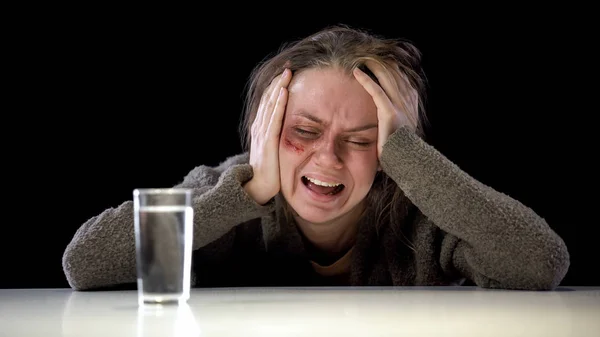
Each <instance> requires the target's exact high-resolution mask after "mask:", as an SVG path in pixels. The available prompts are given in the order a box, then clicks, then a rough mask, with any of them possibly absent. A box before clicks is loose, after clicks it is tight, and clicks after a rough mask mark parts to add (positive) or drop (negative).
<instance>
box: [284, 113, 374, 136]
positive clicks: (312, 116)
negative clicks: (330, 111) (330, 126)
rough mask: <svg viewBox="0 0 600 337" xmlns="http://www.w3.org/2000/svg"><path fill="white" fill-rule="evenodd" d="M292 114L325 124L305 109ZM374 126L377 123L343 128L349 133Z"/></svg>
mask: <svg viewBox="0 0 600 337" xmlns="http://www.w3.org/2000/svg"><path fill="white" fill-rule="evenodd" d="M294 115H296V116H300V117H304V118H306V119H308V120H311V121H313V122H315V123H317V124H321V125H325V124H326V123H325V122H323V121H322V120H321V119H320V118H318V117H316V116H314V115H311V114H309V113H308V112H306V111H299V112H297V113H294ZM376 127H377V124H366V125H362V126H357V127H355V128H351V129H348V130H345V132H349V133H351V132H360V131H365V130H369V129H373V128H376Z"/></svg>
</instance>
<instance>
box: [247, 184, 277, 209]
mask: <svg viewBox="0 0 600 337" xmlns="http://www.w3.org/2000/svg"><path fill="white" fill-rule="evenodd" d="M244 190H245V191H246V193H248V195H249V196H250V197H251V198H252V199H254V201H256V203H257V204H259V205H265V204H266V203H268V202H269V200H271V198H272V197H269V196H268V195H266V194H265V193H261V191H265V189H264V188H261V187H260V186H259V184H257V182H256V180H255V179H250V180H249V181H248V182H246V184H244Z"/></svg>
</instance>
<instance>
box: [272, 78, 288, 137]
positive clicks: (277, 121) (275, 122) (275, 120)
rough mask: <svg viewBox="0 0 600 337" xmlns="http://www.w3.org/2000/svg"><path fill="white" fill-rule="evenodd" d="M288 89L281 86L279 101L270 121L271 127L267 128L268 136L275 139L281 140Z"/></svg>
mask: <svg viewBox="0 0 600 337" xmlns="http://www.w3.org/2000/svg"><path fill="white" fill-rule="evenodd" d="M287 98H288V91H287V88H285V87H281V89H279V96H278V97H277V103H276V104H275V109H274V110H273V114H272V115H271V121H270V122H269V128H268V129H267V137H269V138H270V139H273V140H277V141H278V140H279V135H280V134H281V126H282V124H283V116H284V115H285V107H286V105H287Z"/></svg>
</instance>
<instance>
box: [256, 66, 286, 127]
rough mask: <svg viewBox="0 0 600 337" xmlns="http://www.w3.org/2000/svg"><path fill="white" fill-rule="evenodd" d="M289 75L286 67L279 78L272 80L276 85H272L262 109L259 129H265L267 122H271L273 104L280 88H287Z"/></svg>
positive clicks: (267, 125)
mask: <svg viewBox="0 0 600 337" xmlns="http://www.w3.org/2000/svg"><path fill="white" fill-rule="evenodd" d="M290 75H291V74H290V71H289V70H288V69H285V70H284V71H283V73H282V74H281V75H280V76H281V77H280V78H279V80H278V81H274V83H275V84H276V85H275V86H274V87H273V90H272V92H271V93H270V97H269V100H268V101H267V102H266V104H265V110H264V111H263V115H264V116H263V120H262V123H261V130H266V129H267V128H268V127H269V124H270V122H271V115H273V111H274V109H275V104H276V103H277V99H278V97H279V93H280V90H281V88H287V86H288V84H289V83H290V79H291V76H290Z"/></svg>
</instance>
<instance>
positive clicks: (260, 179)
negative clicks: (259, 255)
mask: <svg viewBox="0 0 600 337" xmlns="http://www.w3.org/2000/svg"><path fill="white" fill-rule="evenodd" d="M291 78H292V73H291V71H290V70H289V69H285V70H284V71H283V73H282V74H280V75H278V76H277V77H275V78H274V79H273V81H272V82H271V84H270V85H269V87H267V89H266V90H265V92H264V93H263V95H262V98H261V100H260V104H259V107H258V111H257V113H256V118H255V119H254V122H253V123H252V127H251V130H250V135H251V140H250V162H249V164H250V165H251V166H252V170H253V172H254V175H253V176H252V179H250V180H249V181H248V182H247V183H246V184H245V185H244V188H245V190H246V192H247V193H248V194H249V195H250V196H251V197H252V198H254V200H256V202H257V203H258V204H260V205H264V204H266V203H267V202H268V201H269V200H271V198H273V197H274V196H275V195H277V193H279V190H280V188H281V183H280V177H279V137H280V134H281V127H282V124H283V116H284V112H285V107H286V104H287V98H288V91H287V87H288V85H289V84H290V80H291Z"/></svg>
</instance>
